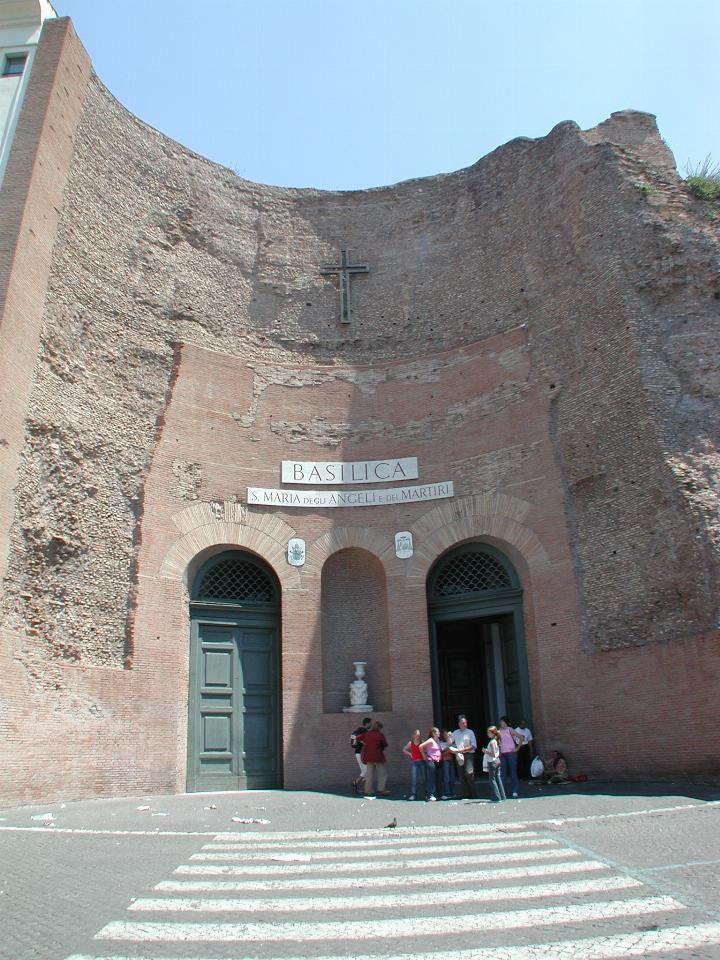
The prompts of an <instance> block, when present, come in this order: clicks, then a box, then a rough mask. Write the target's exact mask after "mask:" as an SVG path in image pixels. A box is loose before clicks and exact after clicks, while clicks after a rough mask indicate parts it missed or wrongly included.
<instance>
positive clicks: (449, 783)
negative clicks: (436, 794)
mask: <svg viewBox="0 0 720 960" xmlns="http://www.w3.org/2000/svg"><path fill="white" fill-rule="evenodd" d="M454 783H455V761H454V760H443V762H442V785H443V786H442V795H443V796H444V797H452V796H453V795H454Z"/></svg>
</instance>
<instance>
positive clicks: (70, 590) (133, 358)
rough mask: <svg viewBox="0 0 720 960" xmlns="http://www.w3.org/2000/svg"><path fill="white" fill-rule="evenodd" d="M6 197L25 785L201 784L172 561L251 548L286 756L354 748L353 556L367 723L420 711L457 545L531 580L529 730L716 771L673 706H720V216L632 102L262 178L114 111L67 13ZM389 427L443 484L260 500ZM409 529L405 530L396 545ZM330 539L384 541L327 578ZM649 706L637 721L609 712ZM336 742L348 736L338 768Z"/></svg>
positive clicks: (341, 772)
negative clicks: (363, 179) (482, 549)
mask: <svg viewBox="0 0 720 960" xmlns="http://www.w3.org/2000/svg"><path fill="white" fill-rule="evenodd" d="M0 217H1V218H2V221H1V223H2V236H1V237H0V281H1V282H2V290H3V297H4V299H3V300H2V307H3V311H4V312H3V315H2V327H0V336H1V337H2V338H3V349H2V352H0V364H5V365H7V370H6V371H5V373H4V374H3V376H2V377H0V389H1V390H3V391H4V393H3V404H4V412H5V411H7V413H6V415H5V417H4V422H3V431H2V436H0V455H2V456H3V457H5V458H6V459H5V460H3V467H2V470H3V472H2V474H0V480H1V482H2V499H1V500H0V519H2V524H3V526H2V528H1V529H0V546H2V552H1V554H0V556H1V559H0V571H2V572H3V575H4V579H3V586H2V597H1V601H2V614H3V621H2V624H3V625H2V634H1V638H2V639H1V645H0V659H1V663H2V671H1V675H2V678H3V679H2V680H0V684H4V687H5V690H6V695H7V703H8V705H9V709H8V710H5V711H3V719H2V721H0V722H3V723H5V724H9V726H6V727H3V737H4V738H5V740H6V742H7V743H9V744H11V746H10V757H9V761H8V769H9V770H10V771H11V776H9V777H8V778H6V781H7V783H8V784H10V786H9V787H8V788H7V789H8V790H9V791H10V793H9V795H10V796H12V797H17V798H26V799H27V798H29V797H31V796H33V795H38V794H40V795H50V794H53V795H57V796H78V795H82V794H88V793H109V792H113V791H114V792H131V791H133V790H143V791H145V790H151V789H152V790H176V789H183V784H184V769H185V767H184V764H185V736H186V726H187V670H188V664H187V658H188V607H187V600H188V597H187V588H188V584H189V582H190V581H191V578H192V575H193V571H194V570H197V569H198V566H199V564H200V563H202V561H203V560H204V559H207V557H208V556H209V555H210V554H211V553H212V552H217V551H218V550H221V549H227V548H228V546H233V545H237V546H240V547H242V548H243V549H248V550H250V551H251V552H255V553H257V554H258V555H260V556H262V557H263V558H264V559H265V560H266V561H267V562H268V563H269V564H270V565H271V566H272V568H273V569H274V570H275V572H276V573H277V575H278V578H279V581H280V584H281V588H282V594H283V595H282V618H283V659H282V662H283V676H282V682H283V709H282V723H283V748H284V753H285V767H284V769H285V783H286V785H289V786H302V785H305V786H307V785H309V784H310V783H313V784H318V785H323V784H324V785H331V784H336V783H339V782H344V781H345V780H346V779H347V773H348V770H347V767H348V765H349V766H350V769H352V765H351V763H349V761H348V757H347V756H346V755H344V753H343V750H344V747H345V744H346V736H345V728H346V726H347V717H345V716H343V715H342V714H340V713H337V712H324V711H328V710H330V709H332V710H333V711H337V710H338V709H339V697H340V693H339V690H340V684H341V676H342V684H344V685H346V684H347V683H348V682H349V680H350V679H351V676H352V672H351V671H352V665H351V663H347V662H345V661H346V660H347V655H348V653H349V652H350V645H349V644H347V643H344V642H340V640H338V641H337V643H338V646H337V652H338V655H339V660H338V662H337V664H336V665H335V667H333V669H334V670H336V674H333V676H332V681H331V682H330V681H328V686H327V688H324V687H323V676H325V677H326V678H328V677H329V675H330V669H331V667H330V664H331V661H332V658H331V655H330V652H331V649H332V648H331V644H332V640H331V634H332V630H331V629H330V628H329V627H327V628H326V625H327V624H328V623H329V622H330V620H332V618H335V620H337V619H338V618H339V617H340V616H341V611H342V608H343V591H344V590H345V591H346V596H345V602H346V604H347V605H348V609H349V608H350V607H351V606H352V603H353V602H354V600H353V596H354V595H353V589H354V587H353V586H352V584H355V586H356V585H357V584H358V583H359V582H360V581H363V582H365V580H367V582H368V583H369V582H370V580H372V581H373V582H376V583H378V584H379V583H380V582H383V583H384V584H385V586H386V596H387V608H386V613H385V614H383V611H382V610H380V608H379V607H378V608H376V609H374V611H373V616H377V617H378V618H379V619H378V622H377V624H375V627H377V628H378V629H379V626H378V625H379V624H380V621H381V620H382V619H383V616H385V617H386V622H387V625H386V633H385V634H384V639H383V644H384V649H385V650H386V651H387V653H386V656H387V668H383V670H382V671H380V673H382V677H381V676H380V674H379V673H377V674H375V676H372V675H371V676H370V677H369V679H370V686H371V689H370V697H371V700H373V699H376V696H375V694H374V693H373V684H374V688H375V690H377V699H378V706H379V707H380V708H381V711H382V713H381V714H380V715H381V716H382V717H383V722H384V723H385V725H386V732H387V733H388V735H389V737H390V739H391V741H394V742H395V743H396V744H397V743H399V741H400V740H401V739H402V738H406V737H407V733H408V729H410V728H414V727H416V726H422V727H423V728H425V727H426V726H428V725H429V723H430V722H431V716H430V712H431V705H430V663H429V658H428V634H427V630H428V627H427V616H426V605H425V580H426V577H427V574H428V572H429V570H430V569H431V567H432V564H433V563H434V562H435V561H436V560H437V558H438V557H439V556H440V555H441V554H442V552H443V551H445V550H448V549H449V548H451V547H452V546H453V545H454V544H456V543H459V542H462V541H463V540H466V539H472V538H477V539H481V540H485V541H487V542H489V543H492V544H494V545H496V546H497V547H498V548H499V549H501V550H503V551H504V552H506V554H507V555H508V556H509V557H510V559H511V560H512V562H513V563H514V564H515V566H516V568H517V570H518V572H519V575H520V577H521V580H522V584H523V591H524V594H523V606H524V616H525V633H526V641H527V648H528V666H529V671H530V679H531V687H532V693H533V708H534V721H535V724H536V726H537V728H538V731H539V735H540V739H541V741H542V742H544V743H547V744H549V743H550V742H552V743H553V744H555V743H557V744H558V745H559V746H561V747H564V748H566V749H568V750H569V751H570V752H571V753H572V755H573V758H574V759H575V762H576V765H579V766H580V767H583V768H585V769H587V771H588V772H591V773H592V772H596V773H603V772H605V773H612V775H613V776H618V775H630V774H638V773H643V772H644V773H650V772H652V773H653V774H656V775H662V774H664V773H666V774H677V773H683V774H687V775H692V776H701V775H707V774H708V773H709V772H710V771H711V770H712V769H715V768H716V765H717V759H718V757H717V747H716V746H715V745H714V744H711V743H704V744H702V745H701V746H699V748H698V750H697V751H696V752H694V753H693V755H692V756H691V757H687V758H685V759H683V760H682V761H681V760H680V759H678V758H675V759H673V758H671V757H669V756H668V754H667V751H666V750H665V740H664V738H663V733H662V731H663V730H665V731H667V729H668V727H669V726H670V725H671V724H675V723H677V722H679V721H682V722H688V723H689V722H691V721H692V722H697V721H698V719H699V717H700V716H702V718H703V721H704V722H705V723H708V722H710V723H712V721H713V720H715V721H717V720H719V719H720V715H718V707H717V704H716V703H715V702H714V700H713V699H712V698H710V697H709V695H708V690H709V689H710V688H711V685H712V683H713V682H716V681H717V676H716V674H717V670H718V658H717V643H718V638H717V633H716V629H717V620H718V609H717V596H718V592H717V589H716V578H717V573H718V535H719V528H718V519H717V517H718V506H719V505H720V504H719V503H718V493H717V490H718V486H717V470H718V439H717V423H718V422H719V420H718V409H717V406H718V400H717V397H718V389H717V388H718V369H719V368H718V360H717V358H718V356H720V349H719V347H720V344H719V343H718V329H719V324H718V319H719V313H720V287H719V286H718V280H717V277H718V266H719V263H718V260H719V257H718V252H719V247H718V241H717V216H716V215H715V214H713V212H712V210H710V209H708V208H707V207H706V206H704V205H703V204H702V203H701V202H700V201H697V200H695V199H693V198H692V197H690V196H689V194H688V193H687V192H685V190H684V188H683V187H682V185H681V184H680V183H679V182H678V180H677V177H676V174H675V172H674V164H673V161H672V157H671V156H670V154H669V152H668V151H667V149H666V147H665V146H664V144H663V143H662V141H661V139H660V138H659V135H658V133H657V130H656V128H655V124H654V120H653V118H652V117H650V116H649V115H646V114H640V113H635V112H627V113H620V114H614V115H613V116H612V117H611V118H610V119H609V120H608V121H606V122H605V123H604V124H601V125H600V126H598V127H597V128H595V129H594V130H591V131H580V130H579V129H578V128H577V126H576V125H575V124H572V123H563V124H560V125H559V126H558V127H556V128H555V129H554V130H553V131H552V132H551V133H550V134H549V135H548V136H547V137H545V138H543V139H541V140H537V141H533V140H528V139H518V140H514V141H512V142H511V143H509V144H507V145H506V146H504V147H502V148H500V149H498V150H496V151H495V152H494V153H493V154H491V155H489V156H488V157H485V158H484V159H482V160H481V161H479V162H478V163H477V164H475V165H474V166H472V167H470V168H468V169H466V170H461V171H458V172H457V173H453V174H449V175H444V176H439V177H431V178H427V179H423V180H417V181H411V182H407V183H402V184H398V185H395V186H391V187H386V188H381V189H377V190H369V191H358V192H347V193H330V192H327V193H326V192H321V191H315V190H286V189H278V188H274V187H267V186H262V185H258V184H253V183H248V182H246V181H244V180H241V179H240V178H238V177H237V176H236V175H235V174H234V173H232V172H231V171H230V170H227V169H225V168H223V167H220V166H218V165H216V164H213V163H211V162H209V161H207V160H205V159H203V158H201V157H198V156H197V155H195V154H193V153H191V152H190V151H188V150H186V149H185V148H183V147H182V146H180V145H178V144H177V143H174V142H172V141H170V140H169V139H168V138H166V137H164V136H162V135H161V134H160V133H158V132H157V131H155V130H152V129H150V128H149V127H147V126H146V125H145V124H143V123H142V122H140V121H139V120H138V119H136V118H135V117H133V116H131V115H130V114H129V113H128V112H127V111H126V110H125V109H124V108H123V107H122V106H121V105H120V104H119V103H117V101H115V100H114V99H113V97H112V96H111V94H110V93H109V92H108V91H107V90H106V89H105V88H104V87H103V85H102V83H101V82H100V80H99V79H98V78H97V77H95V76H94V75H93V74H92V72H91V70H90V66H89V64H88V62H87V58H86V57H85V55H84V53H83V52H82V49H81V48H80V47H79V44H78V43H77V41H76V39H75V38H74V35H73V34H72V31H71V28H70V26H69V23H68V21H67V20H63V19H60V20H57V21H53V22H51V23H48V24H47V25H46V27H45V31H44V34H43V38H42V40H41V43H40V47H39V51H38V58H37V60H36V65H35V67H34V70H33V74H32V76H31V80H30V86H29V89H28V95H27V98H26V102H25V106H24V109H23V114H22V117H21V119H20V124H19V127H18V133H17V138H16V142H15V145H14V148H13V154H12V156H11V159H10V166H9V167H8V174H7V177H6V180H5V184H4V187H3V193H2V197H1V198H0ZM341 245H342V246H345V247H348V248H349V249H350V251H351V253H352V254H353V255H354V256H357V257H358V259H361V260H362V261H363V262H367V263H368V264H369V265H370V272H369V273H368V274H367V275H363V276H358V277H356V278H355V279H354V280H353V304H354V308H355V314H354V317H353V320H352V323H351V324H349V325H340V324H339V323H338V319H337V312H338V302H337V296H338V295H337V286H336V281H335V280H334V279H333V278H327V277H323V276H321V275H320V274H319V270H318V268H319V265H320V264H321V263H323V262H329V261H334V260H335V259H336V258H337V254H338V250H339V248H340V246H341ZM390 455H393V456H417V457H418V458H419V462H420V465H421V479H422V482H430V481H433V482H434V481H441V480H453V481H454V483H455V490H456V496H455V498H454V499H453V500H452V501H448V502H447V503H443V504H441V505H440V506H438V505H437V504H411V505H404V506H402V507H400V506H388V507H381V508H367V509H363V510H359V509H358V510H350V509H340V510H330V511H324V512H321V511H310V510H298V511H293V510H289V509H284V508H280V507H268V508H261V507H257V506H247V505H246V504H245V503H244V502H243V501H244V499H245V488H246V487H247V486H248V485H255V486H278V485H279V464H280V461H281V460H282V459H287V458H289V457H292V458H295V459H305V460H360V459H362V460H365V459H377V458H382V457H386V456H390ZM397 530H410V531H412V532H413V536H414V538H415V546H416V552H415V555H414V557H413V558H412V559H411V560H409V561H401V560H399V559H398V558H396V557H395V554H394V549H393V536H394V533H395V532H396V531H397ZM6 534H7V536H6ZM295 535H297V536H302V537H303V538H304V539H305V540H306V542H307V544H308V560H307V563H306V565H305V567H303V568H300V569H295V568H291V567H289V566H288V564H287V562H286V560H285V548H286V544H287V539H288V538H289V537H290V536H295ZM344 550H348V551H353V556H354V557H355V558H356V559H357V557H359V556H360V554H361V552H362V551H367V552H368V553H369V554H370V560H368V561H367V563H365V561H363V563H364V564H365V565H364V567H363V570H364V571H365V573H363V574H362V575H361V573H362V571H361V572H360V573H358V576H356V577H351V578H348V583H347V584H346V585H345V587H343V582H344V581H343V579H342V577H338V576H334V579H333V578H332V577H331V575H332V574H333V570H334V569H335V573H336V574H337V569H336V568H337V566H338V560H337V559H334V558H337V557H341V556H342V555H341V554H338V551H344ZM358 562H359V561H358ZM347 569H348V570H349V569H350V567H348V568H347ZM370 570H372V571H373V573H372V577H370V575H369V573H368V571H370ZM365 574H367V576H366V575H365ZM363 577H364V580H363ZM331 579H332V582H333V583H334V584H335V585H336V587H335V589H334V593H333V594H332V604H331V605H330V607H327V606H323V594H324V593H325V594H327V590H324V585H325V586H326V585H327V583H328V582H330V581H331ZM328 618H330V620H328ZM333 622H334V621H333ZM338 622H339V621H338ZM373 623H375V621H373ZM290 624H291V625H292V629H291V630H290V629H289V625H290ZM337 630H340V628H339V627H337ZM340 633H342V631H341V630H340ZM340 633H338V637H339V636H340ZM381 646H382V644H381ZM351 659H352V658H351ZM340 661H342V663H341V662H340ZM379 667H380V664H379V663H377V664H373V665H372V667H371V669H379ZM713 678H714V679H713ZM383 684H384V686H383ZM715 699H716V698H715ZM650 710H651V711H652V713H653V725H654V726H653V729H654V730H656V731H657V733H654V732H652V731H648V730H647V729H645V733H644V739H643V743H642V746H641V747H640V752H639V753H638V745H637V743H635V744H634V745H630V744H623V743H618V742H617V737H613V735H612V731H613V730H617V725H618V724H620V726H632V725H633V724H637V723H642V724H644V725H645V724H646V723H647V715H648V711H650ZM6 718H7V719H6ZM149 733H151V737H150V740H149V743H147V745H146V746H145V748H144V749H141V746H140V745H143V744H146V742H147V741H148V734H149ZM319 739H321V740H322V742H323V744H325V745H327V744H330V747H329V748H328V751H329V752H330V753H332V751H333V750H334V749H335V747H334V746H332V745H333V744H335V743H337V744H338V747H337V749H338V751H339V752H338V755H337V758H336V759H335V760H333V761H332V762H329V761H328V757H327V754H328V751H323V752H322V753H321V754H316V753H314V752H313V751H314V748H315V745H316V744H317V742H318V741H319ZM403 742H404V740H403ZM340 745H342V746H340ZM398 752H399V751H398ZM48 758H50V760H51V761H52V762H48ZM301 758H302V760H301ZM350 760H352V758H351V757H350ZM393 764H394V766H393V772H394V775H396V776H400V775H401V774H402V767H401V765H400V762H399V760H398V757H397V753H396V756H395V757H393ZM41 767H42V770H43V771H45V772H41ZM29 769H31V770H32V771H33V773H32V776H30V775H29V774H28V770H29Z"/></svg>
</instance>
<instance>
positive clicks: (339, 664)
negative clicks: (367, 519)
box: [322, 547, 392, 713]
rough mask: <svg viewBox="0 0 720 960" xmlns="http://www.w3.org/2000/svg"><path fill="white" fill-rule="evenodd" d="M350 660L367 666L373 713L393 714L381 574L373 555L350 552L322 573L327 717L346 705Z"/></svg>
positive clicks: (340, 554)
mask: <svg viewBox="0 0 720 960" xmlns="http://www.w3.org/2000/svg"><path fill="white" fill-rule="evenodd" d="M354 660H365V661H367V667H366V674H365V680H366V682H367V685H368V698H369V700H370V703H372V705H373V707H374V708H375V711H377V712H383V711H388V710H391V709H392V698H391V682H390V680H391V678H390V655H389V648H388V615H387V585H386V582H385V570H384V569H383V565H382V563H381V562H380V561H379V560H378V559H377V557H375V556H373V554H372V553H369V552H368V551H367V550H361V549H358V548H355V547H352V548H349V549H346V550H339V551H338V552H337V553H334V554H333V555H332V556H331V557H329V558H328V560H327V561H326V562H325V565H324V566H323V570H322V665H323V710H324V712H325V713H340V712H341V711H342V709H343V707H345V706H347V704H348V685H349V683H350V681H351V680H352V679H353V676H354V673H353V661H354Z"/></svg>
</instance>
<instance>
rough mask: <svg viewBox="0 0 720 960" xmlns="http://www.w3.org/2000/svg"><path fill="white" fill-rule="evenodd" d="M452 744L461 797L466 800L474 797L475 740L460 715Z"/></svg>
mask: <svg viewBox="0 0 720 960" xmlns="http://www.w3.org/2000/svg"><path fill="white" fill-rule="evenodd" d="M453 742H454V746H455V751H456V754H455V759H456V762H457V765H458V773H459V774H460V783H461V785H462V789H463V796H465V797H466V798H471V797H474V796H475V751H476V750H477V739H476V737H475V734H474V733H473V731H472V730H471V729H470V728H469V727H468V722H467V719H466V718H465V717H464V716H462V715H460V716H459V717H458V728H457V730H456V731H455V732H454V733H453Z"/></svg>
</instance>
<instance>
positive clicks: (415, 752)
mask: <svg viewBox="0 0 720 960" xmlns="http://www.w3.org/2000/svg"><path fill="white" fill-rule="evenodd" d="M421 742H422V736H421V735H420V731H419V730H414V731H413V735H412V736H411V737H410V739H409V740H408V742H407V743H406V744H405V746H404V747H403V753H405V754H407V756H408V757H410V760H411V761H412V782H411V785H410V793H409V795H408V800H414V799H415V798H416V797H417V788H418V780H419V777H421V776H422V777H424V778H425V783H426V785H427V778H426V777H425V760H424V758H423V755H422V751H421V750H420V744H421ZM426 794H427V789H426Z"/></svg>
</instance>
